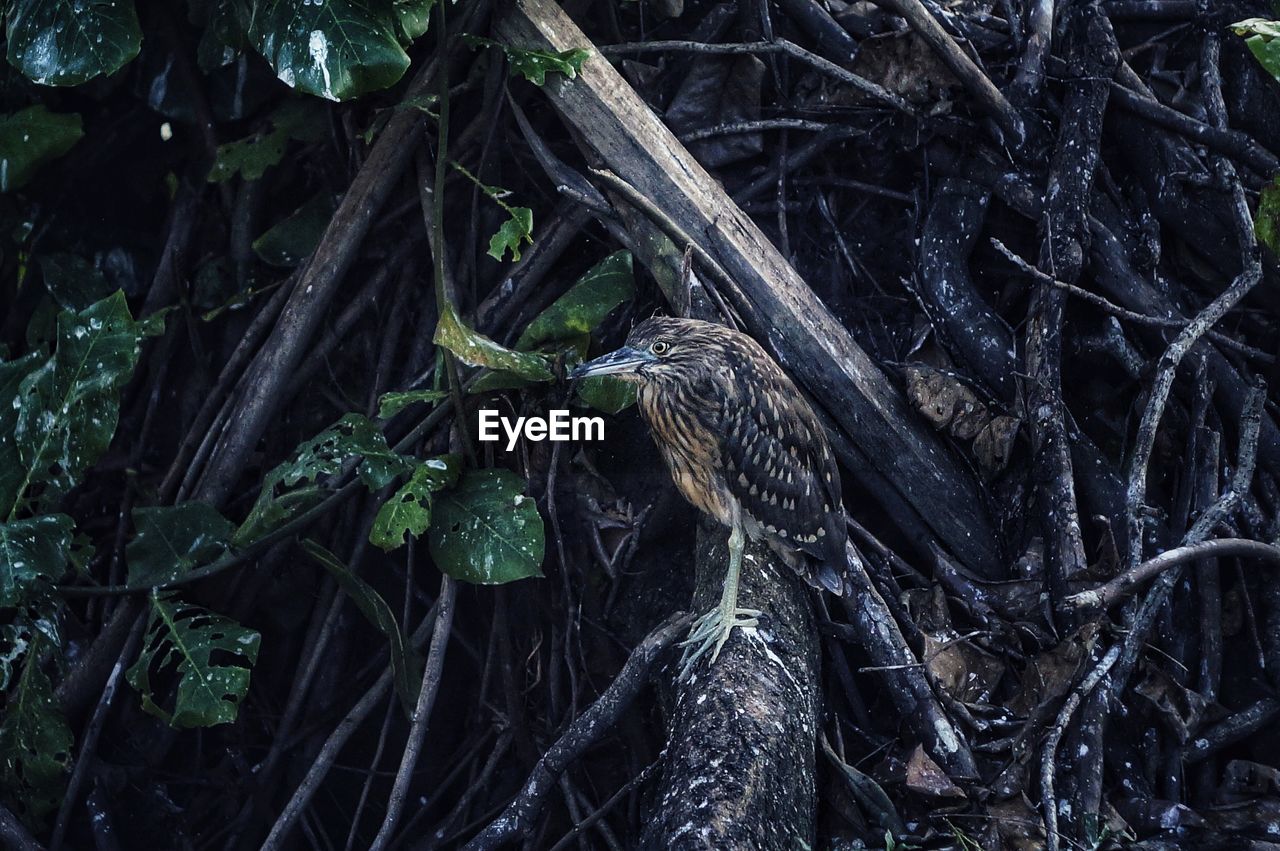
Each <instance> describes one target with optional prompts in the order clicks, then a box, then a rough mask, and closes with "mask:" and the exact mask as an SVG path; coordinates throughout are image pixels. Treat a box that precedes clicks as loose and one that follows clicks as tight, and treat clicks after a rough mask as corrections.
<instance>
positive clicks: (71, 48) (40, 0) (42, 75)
mask: <svg viewBox="0 0 1280 851" xmlns="http://www.w3.org/2000/svg"><path fill="white" fill-rule="evenodd" d="M6 5H7V7H8V12H7V13H6V15H5V23H6V25H7V27H6V28H7V30H8V32H7V37H8V41H9V47H8V58H9V64H10V65H12V66H13V67H15V68H17V69H18V70H19V71H21V72H22V73H23V74H25V75H26V77H27V78H28V79H29V80H32V81H34V82H37V83H42V84H43V85H46V86H78V85H80V84H81V83H83V82H85V81H86V80H92V79H93V78H94V77H97V76H100V75H102V74H112V73H115V72H116V71H118V70H119V69H120V68H121V67H123V66H124V64H125V63H126V62H128V61H129V60H130V59H132V58H133V57H135V56H137V55H138V49H139V48H140V47H141V46H142V30H141V29H140V28H139V27H138V13H137V12H136V11H135V10H134V7H133V0H114V2H111V3H102V2H93V3H86V2H84V0H10V2H9V3H8V4H6Z"/></svg>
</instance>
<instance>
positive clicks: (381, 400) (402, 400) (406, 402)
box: [378, 390, 449, 420]
mask: <svg viewBox="0 0 1280 851" xmlns="http://www.w3.org/2000/svg"><path fill="white" fill-rule="evenodd" d="M448 395H449V394H448V393H446V392H445V391H444V390H395V391H392V392H390V393H383V394H382V395H381V396H379V397H378V419H380V420H389V419H391V418H392V417H394V416H395V415H396V414H398V413H400V412H401V411H403V410H404V409H405V408H407V407H409V406H410V405H414V404H417V403H418V402H439V401H440V400H441V399H444V398H446V397H448Z"/></svg>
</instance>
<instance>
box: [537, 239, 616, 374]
mask: <svg viewBox="0 0 1280 851" xmlns="http://www.w3.org/2000/svg"><path fill="white" fill-rule="evenodd" d="M635 289H636V288H635V280H634V278H633V277H632V272H631V252H629V251H618V252H615V253H613V254H610V255H609V256H608V257H606V258H605V259H604V260H601V261H600V262H599V263H597V264H596V265H595V266H593V267H592V268H591V269H590V270H589V271H588V272H587V273H586V274H585V275H583V276H582V277H581V278H579V279H578V280H577V282H576V283H575V284H574V285H573V286H572V287H570V288H569V291H568V292H566V293H565V294H564V295H562V296H560V298H558V299H556V300H555V302H554V303H552V305H551V306H550V307H548V308H547V309H546V310H544V311H542V313H540V314H538V315H537V316H536V317H534V320H533V321H532V322H530V323H529V325H528V327H527V328H525V329H524V332H523V333H522V334H521V335H520V339H518V340H517V341H516V348H517V349H520V350H522V351H527V350H529V349H532V348H534V347H536V346H539V345H541V344H543V343H546V342H549V341H559V340H570V339H574V338H578V337H581V336H582V335H584V334H588V333H590V332H591V331H592V330H594V329H595V327H596V326H597V325H599V324H600V323H601V322H603V321H604V319H605V317H607V316H608V315H609V314H610V313H612V312H613V311H614V310H615V309H617V307H618V306H619V305H620V304H622V303H624V302H626V301H628V300H629V299H630V298H631V297H632V296H633V295H635Z"/></svg>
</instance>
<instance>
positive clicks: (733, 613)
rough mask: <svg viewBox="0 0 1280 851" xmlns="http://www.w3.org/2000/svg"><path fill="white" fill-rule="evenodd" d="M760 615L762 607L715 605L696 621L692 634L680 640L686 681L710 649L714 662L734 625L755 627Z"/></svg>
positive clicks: (681, 676) (681, 675) (683, 678)
mask: <svg viewBox="0 0 1280 851" xmlns="http://www.w3.org/2000/svg"><path fill="white" fill-rule="evenodd" d="M759 618H760V610H759V609H743V608H735V609H732V610H726V609H722V608H721V607H720V606H716V607H715V608H714V609H712V610H711V611H709V612H707V613H706V614H704V615H703V616H702V617H700V618H698V619H697V620H696V621H694V622H693V628H692V629H690V630H689V637H688V638H686V639H685V640H684V641H682V642H680V646H681V647H683V648H684V653H683V655H681V657H680V679H681V680H682V681H687V680H688V679H689V677H690V675H691V674H692V673H693V669H694V666H696V665H697V664H698V660H699V659H701V658H702V657H703V656H705V655H707V653H708V652H710V653H711V661H712V662H715V661H716V658H717V657H718V656H719V655H720V649H721V648H722V647H724V645H725V642H726V641H728V640H729V635H730V633H732V632H733V628H734V627H746V628H750V627H755V626H756V625H757V624H759V623H760V621H759Z"/></svg>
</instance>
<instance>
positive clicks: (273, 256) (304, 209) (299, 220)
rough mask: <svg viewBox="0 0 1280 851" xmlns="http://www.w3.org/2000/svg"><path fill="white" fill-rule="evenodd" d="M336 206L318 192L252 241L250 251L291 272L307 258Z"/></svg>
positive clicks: (264, 260) (326, 194) (328, 196)
mask: <svg viewBox="0 0 1280 851" xmlns="http://www.w3.org/2000/svg"><path fill="white" fill-rule="evenodd" d="M336 209H337V203H336V202H335V200H334V198H333V196H332V195H330V194H329V193H328V192H320V193H318V194H317V195H316V196H315V197H313V198H312V199H311V200H310V201H307V202H306V203H305V204H303V205H302V206H301V207H299V208H298V209H296V210H294V211H293V212H292V213H290V214H289V215H288V216H286V217H285V218H284V219H282V220H280V221H279V222H276V223H275V224H274V225H272V226H271V228H270V229H268V230H267V232H266V233H264V234H263V235H262V236H260V237H258V238H257V239H255V240H254V241H253V251H254V253H255V254H257V255H258V257H260V258H261V259H262V262H264V263H267V264H269V265H271V266H279V267H281V268H285V269H291V268H293V267H294V266H297V265H298V264H299V263H301V262H302V261H303V260H306V259H307V258H308V257H310V256H311V252H312V251H314V250H315V247H316V246H317V245H319V244H320V237H322V236H324V230H325V228H326V227H328V226H329V219H331V218H333V211H334V210H336Z"/></svg>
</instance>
